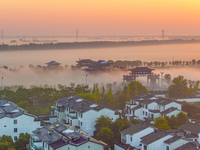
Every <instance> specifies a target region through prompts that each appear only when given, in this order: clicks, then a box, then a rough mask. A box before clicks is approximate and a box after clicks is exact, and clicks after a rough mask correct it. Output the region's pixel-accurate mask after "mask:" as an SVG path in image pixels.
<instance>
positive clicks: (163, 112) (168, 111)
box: [161, 107, 181, 115]
mask: <svg viewBox="0 0 200 150" xmlns="http://www.w3.org/2000/svg"><path fill="white" fill-rule="evenodd" d="M175 110H178V109H177V108H175V107H170V108H168V109H166V110H164V111H162V112H161V114H163V115H166V114H168V113H171V112H173V111H175ZM179 111H181V110H179Z"/></svg>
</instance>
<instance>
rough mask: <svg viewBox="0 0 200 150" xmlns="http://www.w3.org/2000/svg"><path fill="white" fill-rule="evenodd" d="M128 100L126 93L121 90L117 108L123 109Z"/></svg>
mask: <svg viewBox="0 0 200 150" xmlns="http://www.w3.org/2000/svg"><path fill="white" fill-rule="evenodd" d="M126 101H128V99H127V97H126V95H124V93H123V92H120V94H119V96H118V98H117V102H116V105H117V108H119V109H121V110H123V109H124V108H125V104H126Z"/></svg>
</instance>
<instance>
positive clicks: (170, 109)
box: [125, 94, 182, 121]
mask: <svg viewBox="0 0 200 150" xmlns="http://www.w3.org/2000/svg"><path fill="white" fill-rule="evenodd" d="M181 106H182V105H181V104H180V103H177V102H176V101H174V100H171V99H165V98H162V97H155V96H154V95H150V94H147V95H142V96H136V97H134V98H132V99H130V102H129V103H127V104H126V108H125V109H126V110H127V112H128V113H127V114H126V117H127V119H128V120H130V119H140V120H150V121H154V119H155V118H157V117H165V116H168V117H171V116H172V115H174V116H177V115H178V113H180V112H181Z"/></svg>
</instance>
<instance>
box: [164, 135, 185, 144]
mask: <svg viewBox="0 0 200 150" xmlns="http://www.w3.org/2000/svg"><path fill="white" fill-rule="evenodd" d="M179 139H182V138H181V137H180V136H173V137H171V138H170V139H168V140H166V141H164V143H167V144H171V143H173V142H175V141H177V140H179Z"/></svg>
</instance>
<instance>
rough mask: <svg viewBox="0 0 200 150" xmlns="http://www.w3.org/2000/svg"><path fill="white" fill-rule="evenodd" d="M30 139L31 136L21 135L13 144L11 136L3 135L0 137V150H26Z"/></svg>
mask: <svg viewBox="0 0 200 150" xmlns="http://www.w3.org/2000/svg"><path fill="white" fill-rule="evenodd" d="M29 138H30V134H28V133H20V135H19V138H18V139H17V140H16V141H15V142H13V139H12V137H11V136H8V135H3V136H2V137H0V150H26V145H27V144H29Z"/></svg>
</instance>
